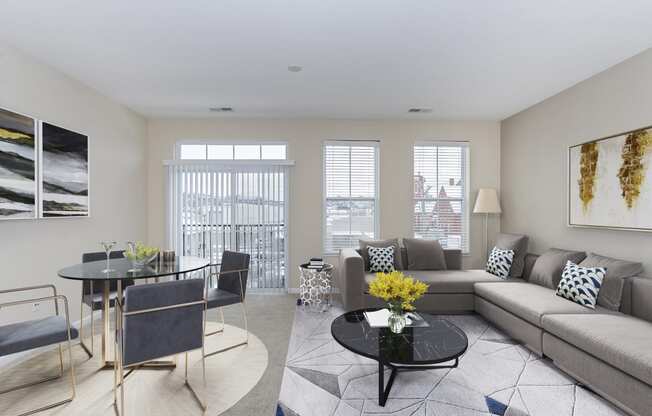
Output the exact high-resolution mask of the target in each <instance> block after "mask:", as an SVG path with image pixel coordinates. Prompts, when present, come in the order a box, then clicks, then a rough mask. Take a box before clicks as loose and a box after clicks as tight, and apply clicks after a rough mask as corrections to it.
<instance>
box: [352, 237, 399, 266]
mask: <svg viewBox="0 0 652 416" xmlns="http://www.w3.org/2000/svg"><path fill="white" fill-rule="evenodd" d="M369 246H372V247H394V268H395V269H396V270H403V259H402V258H401V247H400V246H399V245H398V238H390V239H387V240H360V251H359V253H360V256H362V259H363V260H364V269H365V270H369V253H368V251H367V247H369Z"/></svg>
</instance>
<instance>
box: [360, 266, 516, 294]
mask: <svg viewBox="0 0 652 416" xmlns="http://www.w3.org/2000/svg"><path fill="white" fill-rule="evenodd" d="M405 274H406V275H408V276H411V277H414V278H415V279H417V280H420V281H422V282H424V283H426V284H427V285H428V291H427V292H426V293H473V284H474V283H476V282H485V283H495V282H502V283H505V282H515V281H521V279H509V280H505V279H500V278H498V277H496V276H494V275H492V274H490V273H487V272H485V271H484V270H414V271H410V272H408V273H405ZM374 277H376V275H375V274H374V273H367V274H366V275H365V282H366V283H367V285H369V282H371V280H373V278H374Z"/></svg>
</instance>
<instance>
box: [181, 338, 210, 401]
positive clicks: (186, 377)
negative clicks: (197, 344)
mask: <svg viewBox="0 0 652 416" xmlns="http://www.w3.org/2000/svg"><path fill="white" fill-rule="evenodd" d="M185 355H186V365H185V367H186V368H185V376H184V378H185V386H186V387H187V388H188V390H190V392H191V393H192V395H193V397H194V398H195V400H196V401H197V403H198V404H199V407H201V409H202V410H203V411H204V412H206V409H207V406H206V403H204V401H203V400H202V399H201V398H200V397H199V395H198V394H197V392H196V391H195V389H194V388H193V387H192V385H191V384H190V382H189V381H188V353H187V352H186V353H185ZM203 359H204V358H203V348H202V362H203ZM204 377H205V376H204ZM204 383H206V381H205V379H204Z"/></svg>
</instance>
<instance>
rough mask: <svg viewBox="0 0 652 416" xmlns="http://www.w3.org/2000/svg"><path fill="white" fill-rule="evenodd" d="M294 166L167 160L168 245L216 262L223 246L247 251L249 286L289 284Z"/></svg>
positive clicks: (271, 287)
mask: <svg viewBox="0 0 652 416" xmlns="http://www.w3.org/2000/svg"><path fill="white" fill-rule="evenodd" d="M290 165H291V162H280V161H275V162H273V163H271V162H239V161H231V162H210V161H209V162H204V161H179V160H176V161H166V166H167V176H168V188H167V190H168V195H167V196H168V204H167V205H168V206H167V224H168V230H167V234H168V243H169V245H170V247H171V248H172V249H174V250H175V251H176V252H177V254H181V255H192V256H199V257H204V258H207V259H210V261H211V263H213V264H217V263H220V261H221V256H222V252H223V251H224V250H232V251H238V252H245V253H249V255H250V256H251V263H250V266H249V276H248V282H247V286H248V287H249V288H254V289H256V288H259V289H282V288H285V287H286V282H287V265H288V250H287V248H288V246H287V235H288V234H287V229H288V228H287V209H288V204H287V201H288V180H289V178H288V176H289V167H290Z"/></svg>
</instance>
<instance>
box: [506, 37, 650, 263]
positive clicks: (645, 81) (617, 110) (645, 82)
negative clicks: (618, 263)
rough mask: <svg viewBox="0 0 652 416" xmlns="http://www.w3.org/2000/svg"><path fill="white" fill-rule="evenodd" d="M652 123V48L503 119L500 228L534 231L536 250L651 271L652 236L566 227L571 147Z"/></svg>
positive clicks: (531, 234)
mask: <svg viewBox="0 0 652 416" xmlns="http://www.w3.org/2000/svg"><path fill="white" fill-rule="evenodd" d="M650 124H652V50H648V51H646V52H644V53H642V54H640V55H638V56H636V57H634V58H632V59H629V60H627V61H625V62H623V63H621V64H619V65H617V66H615V67H612V68H611V69H609V70H607V71H605V72H603V73H601V74H598V75H596V76H595V77H593V78H591V79H589V80H586V81H584V82H582V83H580V84H578V85H576V86H574V87H572V88H570V89H568V90H566V91H564V92H562V93H560V94H558V95H556V96H554V97H552V98H550V99H548V100H546V101H544V102H542V103H540V104H538V105H535V106H534V107H532V108H530V109H528V110H525V111H523V112H521V113H519V114H517V115H515V116H513V117H510V118H508V119H507V120H505V121H503V123H502V140H501V159H502V165H501V182H502V189H503V192H502V203H503V210H504V211H503V216H502V224H501V225H502V229H503V230H504V231H512V232H522V233H526V234H528V235H530V238H531V240H530V241H531V245H530V251H533V252H536V253H541V252H542V251H543V250H545V249H547V248H549V247H551V246H554V247H562V248H573V249H582V250H589V251H595V252H597V253H601V254H604V255H609V256H615V257H619V258H624V259H632V260H637V261H642V262H644V264H645V266H646V273H647V274H650V272H652V257H651V256H650V253H652V234H650V233H643V232H634V231H605V230H597V229H586V228H569V227H567V226H566V221H567V218H566V193H567V186H566V180H567V179H566V164H567V163H566V157H567V150H568V146H570V145H574V144H578V143H582V142H585V141H587V140H591V139H596V138H600V137H604V136H608V135H611V134H616V133H619V132H624V131H628V130H632V129H635V128H639V127H645V126H649V125H650ZM645 187H646V189H647V190H648V191H649V190H650V189H652V184H645ZM650 215H652V213H650Z"/></svg>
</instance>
